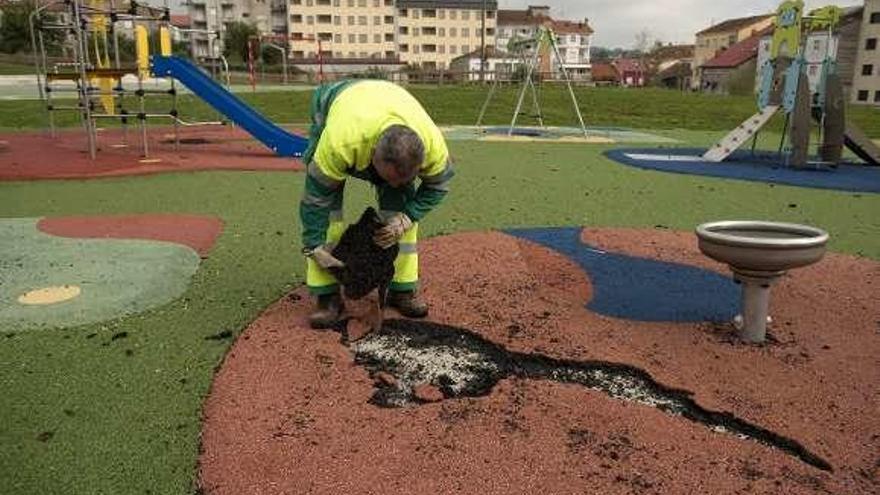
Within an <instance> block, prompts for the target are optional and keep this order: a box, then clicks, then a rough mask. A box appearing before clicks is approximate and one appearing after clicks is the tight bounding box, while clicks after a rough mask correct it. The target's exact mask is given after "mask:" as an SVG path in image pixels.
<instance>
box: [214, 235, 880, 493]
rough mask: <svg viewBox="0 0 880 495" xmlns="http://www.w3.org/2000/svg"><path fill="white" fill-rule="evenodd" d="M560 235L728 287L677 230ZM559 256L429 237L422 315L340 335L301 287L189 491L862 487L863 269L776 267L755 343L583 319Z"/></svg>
mask: <svg viewBox="0 0 880 495" xmlns="http://www.w3.org/2000/svg"><path fill="white" fill-rule="evenodd" d="M560 232H561V234H560V235H559V237H560V239H562V240H565V239H563V237H565V236H564V235H562V234H565V235H568V233H567V231H560ZM574 235H575V236H576V238H575V239H576V240H575V241H572V242H579V243H582V245H584V246H587V245H589V246H592V248H591V249H593V250H594V251H596V253H607V255H609V256H610V255H615V256H621V255H624V254H625V255H628V256H632V257H637V258H639V259H647V260H652V261H658V262H662V263H667V265H663V266H662V269H664V270H668V274H669V277H674V276H675V275H676V274H677V273H685V274H687V273H692V272H681V271H680V270H682V268H681V267H682V266H687V267H690V268H691V270H694V269H696V270H703V271H706V272H711V273H710V275H712V274H717V275H724V276H729V274H728V273H727V271H726V268H724V267H723V266H721V265H719V264H717V263H714V262H712V261H710V260H708V259H707V258H705V257H704V256H702V255H701V254H700V253H699V251H698V250H697V248H696V246H695V244H694V242H693V234H691V233H689V232H669V231H663V230H633V229H587V230H584V231H583V232H577V231H575V233H574ZM518 237H519V238H518ZM545 238H547V236H545ZM566 242H568V241H566ZM547 244H549V246H548V245H547ZM565 246H566V244H560V245H559V247H557V246H555V245H553V243H552V242H548V243H546V244H544V245H540V244H537V243H535V242H532V241H530V240H525V239H524V238H523V234H518V235H510V234H506V233H500V232H482V233H481V232H477V233H466V234H456V235H451V236H446V237H439V238H433V239H429V240H428V241H426V242H425V243H424V244H423V245H421V246H420V254H421V255H422V268H423V277H424V279H425V280H426V281H429V282H428V283H426V284H425V287H424V296H425V297H426V299H427V300H428V302H429V303H430V304H431V305H432V315H431V317H430V322H427V323H426V322H413V321H409V320H394V319H393V318H398V316H396V315H395V314H393V312H392V311H390V310H389V311H388V315H387V316H388V317H389V318H392V319H391V320H386V325H385V327H384V328H383V329H382V330H381V331H380V332H378V333H373V334H369V335H367V336H365V337H363V338H361V339H360V340H356V341H355V342H347V340H346V338H345V336H344V335H341V334H340V333H336V332H333V331H315V330H311V329H309V328H308V325H307V323H306V315H307V314H308V311H309V301H308V298H307V297H306V296H305V294H304V293H303V292H302V291H297V292H294V293H292V294H290V295H289V296H288V297H285V298H283V299H282V300H280V301H279V302H277V303H276V304H274V305H273V306H271V307H269V308H268V309H267V310H266V311H265V312H264V313H263V315H261V316H260V317H259V318H258V319H257V320H256V321H254V322H253V323H252V324H251V325H250V327H249V328H248V329H247V330H246V331H245V332H244V333H243V334H242V335H241V336H240V337H239V339H238V340H237V342H236V343H235V345H234V346H233V347H232V348H231V349H230V351H229V353H228V354H227V356H226V359H225V361H224V363H223V365H222V367H221V368H220V370H219V372H218V374H217V376H216V377H215V381H214V383H213V386H212V390H211V394H210V395H209V397H208V398H207V400H206V402H205V406H204V410H203V415H204V424H203V431H202V445H201V451H200V452H201V455H200V458H199V486H200V489H201V492H202V493H206V494H213V495H219V494H236V495H243V494H282V493H284V494H287V493H313V494H342V493H382V494H411V493H467V494H475V495H488V494H514V493H515V494H534V493H545V494H583V493H601V494H667V493H669V494H692V493H693V494H696V493H730V494H732V493H742V494H747V493H748V494H753V493H761V494H774V495H776V494H781V493H785V494H828V493H835V494H856V493H859V494H862V493H864V494H867V493H878V487H880V457H878V452H880V430H878V422H877V411H878V410H880V409H878V407H880V392H878V388H877V385H876V384H877V378H878V361H877V356H878V355H880V339H878V337H877V331H878V329H877V324H878V321H880V294H878V292H877V290H876V284H877V282H878V281H880V278H878V277H880V264H878V263H876V262H874V261H870V260H865V259H859V258H855V257H851V256H844V255H839V254H833V253H830V254H828V255H827V257H826V258H825V259H824V260H822V261H821V262H820V263H818V264H816V265H813V266H810V267H807V268H803V269H800V270H796V271H793V272H791V273H790V274H789V275H787V276H786V277H784V278H783V279H782V280H781V281H780V282H779V284H778V285H776V286H775V287H774V292H773V299H772V302H771V304H772V307H771V312H772V315H773V317H774V322H773V323H772V325H771V327H770V334H771V335H772V338H771V340H770V342H768V343H767V344H766V345H764V346H753V345H744V344H742V343H740V342H738V341H737V339H736V338H735V336H734V330H733V328H732V327H731V326H730V325H729V324H722V323H717V324H713V323H708V322H688V321H635V320H631V319H625V318H615V317H610V316H607V315H605V314H602V313H600V312H596V311H592V310H590V306H587V305H586V304H587V303H588V302H589V301H591V300H593V299H595V298H597V297H599V296H600V293H601V292H602V291H603V290H605V288H603V286H602V284H603V282H602V279H601V278H597V277H595V276H594V275H595V274H596V273H594V272H589V270H591V269H595V267H594V268H588V269H587V271H586V272H585V271H583V270H582V269H581V268H580V267H581V266H582V265H580V264H578V263H575V262H574V259H573V258H571V257H569V256H567V255H565V254H564V251H565V249H566V247H565ZM584 249H585V248H584ZM582 250H583V249H582ZM450 266H454V267H455V269H449V267H450ZM619 266H620V268H619V269H618V268H615V270H621V271H620V272H619V273H618V274H617V275H618V276H619V277H626V276H627V274H626V273H625V270H626V264H620V265H619ZM639 269H640V270H642V269H643V268H639ZM630 275H632V274H630ZM633 280H635V281H636V282H638V281H639V280H641V279H640V278H639V277H635V278H634V279H633ZM641 283H650V280H649V281H641ZM686 297H694V296H692V295H687V296H686ZM620 303H621V304H624V305H625V303H626V301H620ZM589 369H592V370H593V371H592V374H591V375H590V376H591V377H592V378H589V377H587V378H586V379H584V377H585V376H587V375H588V374H589V372H587V371H586V370H589ZM639 380H641V381H642V383H643V384H644V383H649V382H653V383H655V384H660V385H659V386H653V390H654V392H657V391H660V392H659V394H656V395H651V396H650V397H648V396H646V395H642V392H639V391H638V390H636V389H637V388H638V387H635V388H633V385H634V384H635V383H636V382H638V381H639ZM649 388H652V387H651V386H649V387H647V388H644V387H643V388H641V390H642V391H644V390H647V389H649ZM652 394H653V392H652ZM648 395H650V394H648ZM671 397H676V399H674V401H678V403H679V404H685V403H689V404H690V406H687V407H682V408H679V407H678V406H676V405H674V404H672V403H671V402H667V401H668V400H669V399H670V398H671ZM689 401H690V402H689ZM652 406H653V407H652ZM701 411H702V412H701ZM707 411H715V412H720V413H721V414H719V415H716V416H715V417H714V418H715V419H712V415H711V414H707V413H706V412H707ZM719 418H720V421H717V420H718V419H719ZM707 421H708V422H707ZM713 421H714V423H713Z"/></svg>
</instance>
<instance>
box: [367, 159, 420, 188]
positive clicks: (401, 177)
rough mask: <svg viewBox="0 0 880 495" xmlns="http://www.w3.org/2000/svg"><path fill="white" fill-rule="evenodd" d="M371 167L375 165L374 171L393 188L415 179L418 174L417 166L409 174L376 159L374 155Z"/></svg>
mask: <svg viewBox="0 0 880 495" xmlns="http://www.w3.org/2000/svg"><path fill="white" fill-rule="evenodd" d="M373 167H375V169H376V173H378V174H379V177H382V180H384V181H385V182H387V183H388V185H390V186H391V187H394V188H398V187H401V186H405V185H407V184H409V183H410V182H412V181H414V180H415V179H416V175H417V174H418V169H417V168H415V169H413V171H412V173H410V174H402V173H400V171H398V170H397V167H395V166H394V165H393V164H391V163H385V162H383V161H381V160H378V159H376V157H375V156H374V157H373Z"/></svg>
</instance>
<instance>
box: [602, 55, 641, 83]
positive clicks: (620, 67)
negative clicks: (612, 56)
mask: <svg viewBox="0 0 880 495" xmlns="http://www.w3.org/2000/svg"><path fill="white" fill-rule="evenodd" d="M611 64H612V65H613V66H614V68H615V69H616V70H617V74H618V77H619V78H620V85H621V86H632V87H642V86H644V85H645V84H646V83H647V77H646V75H647V73H646V71H645V68H644V67H643V66H642V63H641V62H639V61H638V60H636V59H634V58H619V59H617V60H615V61H613V62H611Z"/></svg>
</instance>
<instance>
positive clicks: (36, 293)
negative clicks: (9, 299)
mask: <svg viewBox="0 0 880 495" xmlns="http://www.w3.org/2000/svg"><path fill="white" fill-rule="evenodd" d="M81 292H82V290H81V289H80V288H79V287H77V286H75V285H59V286H54V287H43V288H42V289H34V290H32V291H28V292H25V293H24V294H22V295H20V296H18V302H19V303H21V304H28V305H46V304H57V303H60V302H64V301H69V300H71V299H73V298H75V297H77V296H79V295H80V293H81Z"/></svg>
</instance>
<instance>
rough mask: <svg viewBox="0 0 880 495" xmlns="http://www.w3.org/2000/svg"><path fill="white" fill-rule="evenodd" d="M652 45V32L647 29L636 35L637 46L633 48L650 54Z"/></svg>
mask: <svg viewBox="0 0 880 495" xmlns="http://www.w3.org/2000/svg"><path fill="white" fill-rule="evenodd" d="M651 45H653V38H652V36H651V32H650V31H648V30H647V29H642V30H641V31H639V32H638V33H636V40H635V44H634V45H633V48H635V49H636V51H638V52H640V53H642V54H645V53H648V51H649V50H650V48H651Z"/></svg>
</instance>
